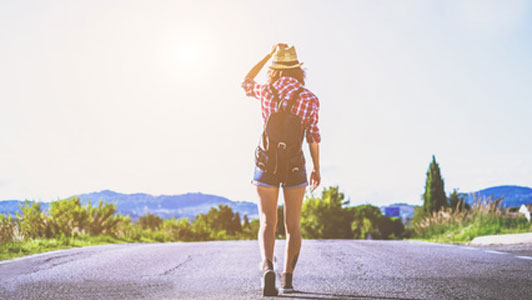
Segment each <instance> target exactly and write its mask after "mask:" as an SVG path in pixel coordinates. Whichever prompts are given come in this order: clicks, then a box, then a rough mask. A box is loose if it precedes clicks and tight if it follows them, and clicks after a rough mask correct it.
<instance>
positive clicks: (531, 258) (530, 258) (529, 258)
mask: <svg viewBox="0 0 532 300" xmlns="http://www.w3.org/2000/svg"><path fill="white" fill-rule="evenodd" d="M516 257H517V258H520V259H528V260H532V257H531V256H516Z"/></svg>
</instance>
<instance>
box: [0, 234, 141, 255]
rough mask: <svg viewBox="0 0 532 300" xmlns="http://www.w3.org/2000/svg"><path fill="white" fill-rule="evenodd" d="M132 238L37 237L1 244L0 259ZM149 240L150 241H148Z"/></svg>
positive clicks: (124, 241) (102, 236)
mask: <svg viewBox="0 0 532 300" xmlns="http://www.w3.org/2000/svg"><path fill="white" fill-rule="evenodd" d="M130 242H134V241H132V240H125V239H118V238H114V237H111V236H108V235H101V236H78V237H76V238H59V239H55V238H50V239H45V238H36V239H30V240H23V241H15V242H7V243H2V244H0V260H6V259H12V258H15V257H20V256H26V255H31V254H36V253H42V252H48V251H53V250H59V249H69V248H77V247H85V246H95V245H104V244H115V243H130ZM146 242H149V241H146Z"/></svg>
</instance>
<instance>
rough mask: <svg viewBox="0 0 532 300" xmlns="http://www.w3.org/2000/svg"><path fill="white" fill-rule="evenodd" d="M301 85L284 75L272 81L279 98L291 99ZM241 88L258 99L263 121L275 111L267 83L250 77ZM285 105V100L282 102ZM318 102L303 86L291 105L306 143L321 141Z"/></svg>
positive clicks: (275, 107) (275, 106)
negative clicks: (303, 130) (258, 81)
mask: <svg viewBox="0 0 532 300" xmlns="http://www.w3.org/2000/svg"><path fill="white" fill-rule="evenodd" d="M302 86H303V85H302V84H301V83H300V82H299V81H297V80H296V79H295V78H292V77H288V76H284V77H281V78H279V79H278V80H277V81H275V82H274V83H273V87H274V88H275V90H277V95H278V96H279V99H280V100H282V99H291V98H292V96H293V95H294V93H295V92H296V91H297V90H298V89H299V88H300V87H302ZM242 88H243V89H244V91H245V92H246V95H247V96H250V97H255V98H257V99H259V100H260V102H261V106H262V118H263V119H264V122H266V120H268V117H269V116H270V114H271V113H272V112H276V111H277V105H276V103H275V102H274V101H273V94H272V91H271V89H270V85H269V84H258V83H256V82H255V80H253V79H251V78H246V79H245V80H244V82H242ZM284 105H286V102H285V103H284ZM319 108H320V102H319V100H318V97H316V95H314V94H313V93H312V92H311V91H309V90H307V89H306V88H303V91H302V92H301V94H299V97H298V98H297V99H296V101H295V103H294V105H293V106H292V111H291V113H293V114H295V115H297V116H299V117H300V118H301V121H302V123H303V128H305V132H306V138H307V142H308V143H319V142H320V141H321V136H320V130H319V129H318V110H319Z"/></svg>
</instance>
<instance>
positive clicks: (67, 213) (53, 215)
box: [48, 196, 90, 237]
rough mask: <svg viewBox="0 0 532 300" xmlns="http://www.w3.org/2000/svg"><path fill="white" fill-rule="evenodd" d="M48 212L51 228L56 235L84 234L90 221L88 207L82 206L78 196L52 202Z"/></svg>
mask: <svg viewBox="0 0 532 300" xmlns="http://www.w3.org/2000/svg"><path fill="white" fill-rule="evenodd" d="M48 213H49V215H50V216H49V223H50V224H49V226H50V230H51V232H52V235H53V236H55V237H57V236H62V235H64V236H65V237H72V236H73V235H74V234H76V235H79V234H84V233H85V229H86V228H87V226H88V225H89V224H88V223H89V221H90V218H89V212H88V211H87V208H85V207H82V206H81V202H80V199H79V198H78V197H77V196H74V197H70V198H67V199H63V200H57V201H53V202H51V203H50V209H49V210H48Z"/></svg>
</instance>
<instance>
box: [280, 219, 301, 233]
mask: <svg viewBox="0 0 532 300" xmlns="http://www.w3.org/2000/svg"><path fill="white" fill-rule="evenodd" d="M284 229H285V231H286V235H291V236H299V235H301V227H300V224H299V222H294V223H285V226H284Z"/></svg>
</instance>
